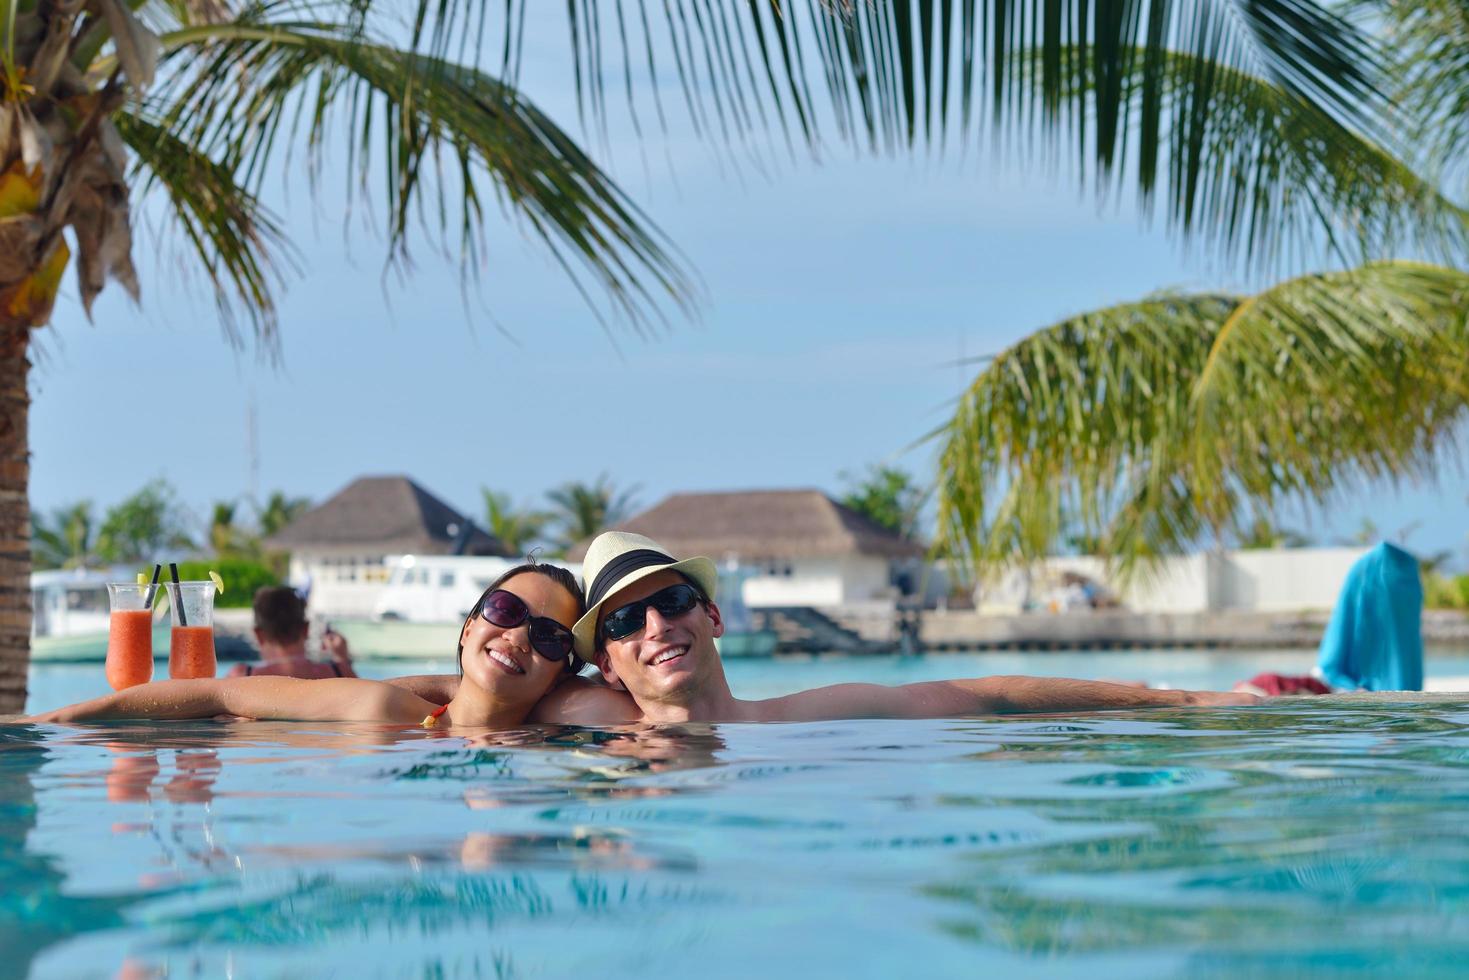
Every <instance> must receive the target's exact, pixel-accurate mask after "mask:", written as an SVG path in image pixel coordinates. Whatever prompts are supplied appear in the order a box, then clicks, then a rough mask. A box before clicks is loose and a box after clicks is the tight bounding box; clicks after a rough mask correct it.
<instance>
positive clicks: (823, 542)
mask: <svg viewBox="0 0 1469 980" xmlns="http://www.w3.org/2000/svg"><path fill="white" fill-rule="evenodd" d="M614 530H618V531H631V532H634V533H636V534H644V535H647V536H648V537H650V538H652V539H653V540H654V541H657V542H658V543H659V544H661V545H663V546H664V547H665V548H667V549H668V550H669V551H670V552H672V553H673V554H675V555H678V556H680V557H684V556H690V555H707V556H708V557H710V558H713V559H714V560H715V561H721V560H723V559H725V558H727V557H730V556H734V557H737V558H739V559H740V560H741V561H744V562H752V561H766V560H782V561H788V560H792V559H798V558H839V557H848V556H853V555H866V556H871V557H880V558H916V557H918V556H921V555H922V554H923V553H924V549H923V546H922V545H920V544H919V543H918V542H916V541H914V540H912V539H911V538H906V537H903V536H902V535H900V534H895V533H894V532H892V531H889V530H888V529H887V528H885V527H882V526H881V525H878V524H876V523H874V522H873V521H871V520H869V519H868V518H866V517H864V516H863V515H861V514H859V513H857V512H856V511H854V510H852V509H851V508H850V507H845V506H843V505H842V504H839V503H837V502H836V501H835V500H832V499H831V498H830V497H828V496H827V495H826V494H824V493H822V492H821V491H820V490H744V491H738V492H731V493H676V494H674V495H673V496H671V497H668V498H666V499H665V500H663V502H661V503H660V504H658V505H657V506H656V507H653V508H652V509H650V510H645V511H643V512H642V513H641V514H638V515H637V516H636V517H633V518H630V519H629V520H626V521H624V522H623V523H621V524H618V525H617V526H616V527H615V528H614ZM590 543H591V542H588V541H583V542H581V543H580V544H578V545H577V546H576V547H575V548H573V549H572V550H571V551H570V552H569V553H568V555H567V557H568V558H570V559H571V560H572V561H580V560H582V558H583V557H585V555H586V549H587V546H588V545H589V544H590Z"/></svg>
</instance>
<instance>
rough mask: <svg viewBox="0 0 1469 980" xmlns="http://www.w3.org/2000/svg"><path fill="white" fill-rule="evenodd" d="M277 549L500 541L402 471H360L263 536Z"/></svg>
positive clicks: (462, 549) (389, 549)
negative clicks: (362, 473) (333, 492)
mask: <svg viewBox="0 0 1469 980" xmlns="http://www.w3.org/2000/svg"><path fill="white" fill-rule="evenodd" d="M265 545H266V547H269V548H274V549H278V550H280V551H314V552H352V553H358V554H383V555H393V554H405V555H451V554H452V555H501V556H507V555H508V553H507V551H506V550H505V548H504V546H503V545H501V544H500V541H499V540H498V539H497V538H495V537H493V536H492V535H490V534H487V533H486V532H484V531H483V530H481V529H480V528H479V527H477V526H476V525H475V524H474V522H473V521H471V520H470V519H469V518H467V517H465V516H464V515H463V514H460V513H459V512H458V511H457V510H455V509H454V508H452V507H450V506H449V505H448V504H446V503H444V502H443V501H442V500H440V499H439V498H438V497H435V496H434V495H433V494H431V493H429V492H428V491H427V490H425V489H424V488H423V487H421V486H419V485H418V484H416V483H414V482H413V481H412V480H410V479H408V478H407V477H406V476H364V477H359V478H358V479H356V480H353V481H352V482H351V483H350V484H348V485H347V487H346V488H344V489H343V490H341V491H339V492H338V493H337V494H336V495H335V496H333V497H332V498H331V499H329V500H327V501H326V502H325V503H323V504H321V505H320V506H318V507H313V508H312V509H311V510H309V511H307V512H306V513H304V514H302V515H301V516H300V517H298V518H296V520H294V521H292V522H291V523H290V524H288V525H287V526H285V527H284V528H281V530H279V531H277V532H276V533H275V534H273V535H271V536H270V537H269V538H267V539H266V540H265Z"/></svg>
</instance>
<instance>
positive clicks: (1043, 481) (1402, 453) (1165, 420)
mask: <svg viewBox="0 0 1469 980" xmlns="http://www.w3.org/2000/svg"><path fill="white" fill-rule="evenodd" d="M1466 346H1469V273H1464V272H1461V271H1457V270H1453V269H1447V268H1442V267H1437V266H1429V265H1422V264H1417V263H1408V262H1384V263H1374V264H1371V265H1367V266H1363V267H1361V268H1359V269H1354V270H1351V271H1348V272H1337V273H1327V274H1321V275H1311V276H1304V277H1301V278H1298V279H1292V280H1289V281H1287V282H1284V283H1281V284H1279V285H1277V286H1274V287H1272V288H1271V289H1268V290H1266V291H1265V292H1263V293H1261V294H1260V295H1258V296H1252V297H1230V296H1216V295H1203V296H1163V297H1157V298H1154V299H1149V300H1145V301H1142V302H1139V303H1131V304H1124V305H1121V306H1116V307H1112V308H1109V309H1105V310H1099V311H1097V312H1094V313H1087V314H1083V315H1081V316H1078V317H1073V318H1070V319H1068V320H1065V321H1063V322H1061V323H1058V324H1056V325H1054V326H1051V327H1048V328H1046V329H1044V330H1041V331H1039V332H1037V333H1035V334H1033V335H1031V336H1030V337H1027V338H1026V339H1025V340H1023V341H1021V342H1020V343H1018V344H1016V345H1015V346H1014V347H1012V348H1010V349H1009V350H1007V351H1005V352H1003V353H1002V354H1000V355H998V356H997V357H995V358H993V359H991V360H990V361H989V362H988V363H987V365H986V366H985V368H984V370H983V371H982V372H981V373H980V374H979V376H978V377H977V378H976V379H975V381H974V382H973V384H972V385H971V386H970V387H969V389H968V390H967V391H966V392H965V393H964V395H963V396H962V397H961V398H960V401H959V404H958V407H957V410H956V412H955V415H954V417H953V419H952V420H951V421H950V422H949V423H948V424H947V426H946V427H945V428H944V430H942V433H941V438H942V443H943V447H942V452H941V460H940V474H941V475H940V485H939V512H940V529H939V530H940V539H941V543H942V544H943V545H945V546H947V548H948V550H949V551H950V552H951V553H954V554H957V555H959V556H960V557H961V559H962V560H963V561H964V562H966V563H967V565H968V567H969V570H970V571H973V572H986V571H990V570H993V569H995V568H998V567H1002V566H1005V565H1009V564H1012V563H1016V562H1027V561H1033V560H1035V559H1038V558H1040V557H1043V556H1044V555H1046V554H1048V553H1050V552H1051V551H1053V550H1054V549H1056V548H1057V547H1058V546H1059V545H1060V544H1061V543H1062V542H1063V541H1064V540H1065V539H1066V537H1067V536H1068V535H1071V534H1073V533H1075V532H1077V531H1078V530H1079V531H1080V532H1081V535H1082V536H1083V537H1086V538H1089V539H1093V540H1095V541H1097V543H1098V547H1099V548H1100V550H1101V551H1102V553H1103V554H1105V555H1107V556H1108V557H1109V558H1111V559H1113V560H1114V561H1115V562H1116V563H1117V564H1118V566H1119V569H1120V571H1122V572H1123V573H1126V572H1129V571H1132V570H1134V569H1136V568H1138V567H1139V566H1140V565H1144V564H1146V563H1147V561H1148V560H1149V559H1151V558H1154V557H1157V556H1161V555H1167V554H1175V553H1179V552H1181V551H1184V550H1187V549H1189V548H1191V547H1194V546H1197V545H1198V544H1199V543H1201V542H1202V541H1205V540H1208V539H1210V538H1214V539H1217V538H1219V537H1221V536H1223V535H1224V534H1225V533H1226V532H1228V531H1230V530H1231V529H1237V528H1240V527H1244V526H1247V525H1248V524H1249V522H1250V521H1251V520H1252V519H1254V518H1255V517H1256V516H1258V515H1261V514H1266V515H1268V514H1270V513H1271V512H1272V511H1273V510H1274V509H1276V508H1278V507H1279V506H1280V505H1282V504H1283V503H1286V502H1289V501H1296V500H1301V499H1304V500H1309V501H1316V502H1323V501H1326V500H1328V499H1330V498H1331V497H1332V496H1334V495H1335V494H1338V493H1340V492H1342V491H1343V490H1345V489H1348V488H1351V487H1353V486H1357V485H1360V484H1362V483H1364V482H1372V481H1381V480H1396V479H1404V478H1414V477H1421V476H1427V475H1430V474H1431V473H1432V471H1433V464H1434V461H1435V459H1436V458H1437V456H1438V454H1439V453H1440V452H1441V451H1442V450H1443V449H1445V448H1446V447H1451V446H1452V445H1453V437H1454V433H1455V431H1456V427H1457V426H1458V425H1459V424H1461V422H1462V421H1463V419H1464V417H1465V415H1466V409H1469V379H1466V377H1465V371H1464V368H1463V353H1462V352H1463V351H1464V349H1465V348H1466Z"/></svg>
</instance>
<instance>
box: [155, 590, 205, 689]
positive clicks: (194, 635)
mask: <svg viewBox="0 0 1469 980" xmlns="http://www.w3.org/2000/svg"><path fill="white" fill-rule="evenodd" d="M167 584H168V607H169V614H170V615H171V616H172V617H173V632H172V634H171V635H170V636H169V642H168V676H169V677H172V678H174V679H176V680H179V679H189V678H195V677H213V676H214V669H215V660H214V583H213V582H169V583H167Z"/></svg>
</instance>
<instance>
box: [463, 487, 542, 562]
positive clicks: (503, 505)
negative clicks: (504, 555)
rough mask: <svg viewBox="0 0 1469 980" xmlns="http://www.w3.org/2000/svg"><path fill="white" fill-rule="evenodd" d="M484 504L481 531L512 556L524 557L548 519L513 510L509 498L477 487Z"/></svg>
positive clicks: (527, 511) (504, 494)
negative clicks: (483, 523)
mask: <svg viewBox="0 0 1469 980" xmlns="http://www.w3.org/2000/svg"><path fill="white" fill-rule="evenodd" d="M480 495H481V496H483V497H484V502H485V527H486V528H488V529H489V532H490V533H491V534H492V535H494V536H495V537H496V538H497V539H499V541H500V543H501V544H502V545H504V546H505V550H506V551H507V552H508V553H510V554H512V555H517V556H520V555H525V554H528V553H529V550H530V548H531V546H532V545H533V544H534V543H535V542H536V541H539V540H540V538H541V535H542V533H543V532H544V531H545V530H546V525H548V524H549V523H550V522H551V515H550V514H547V513H545V512H543V511H538V510H517V509H516V508H515V506H514V504H512V503H511V501H510V495H509V494H506V493H496V492H494V491H493V490H490V489H489V488H488V487H480Z"/></svg>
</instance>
